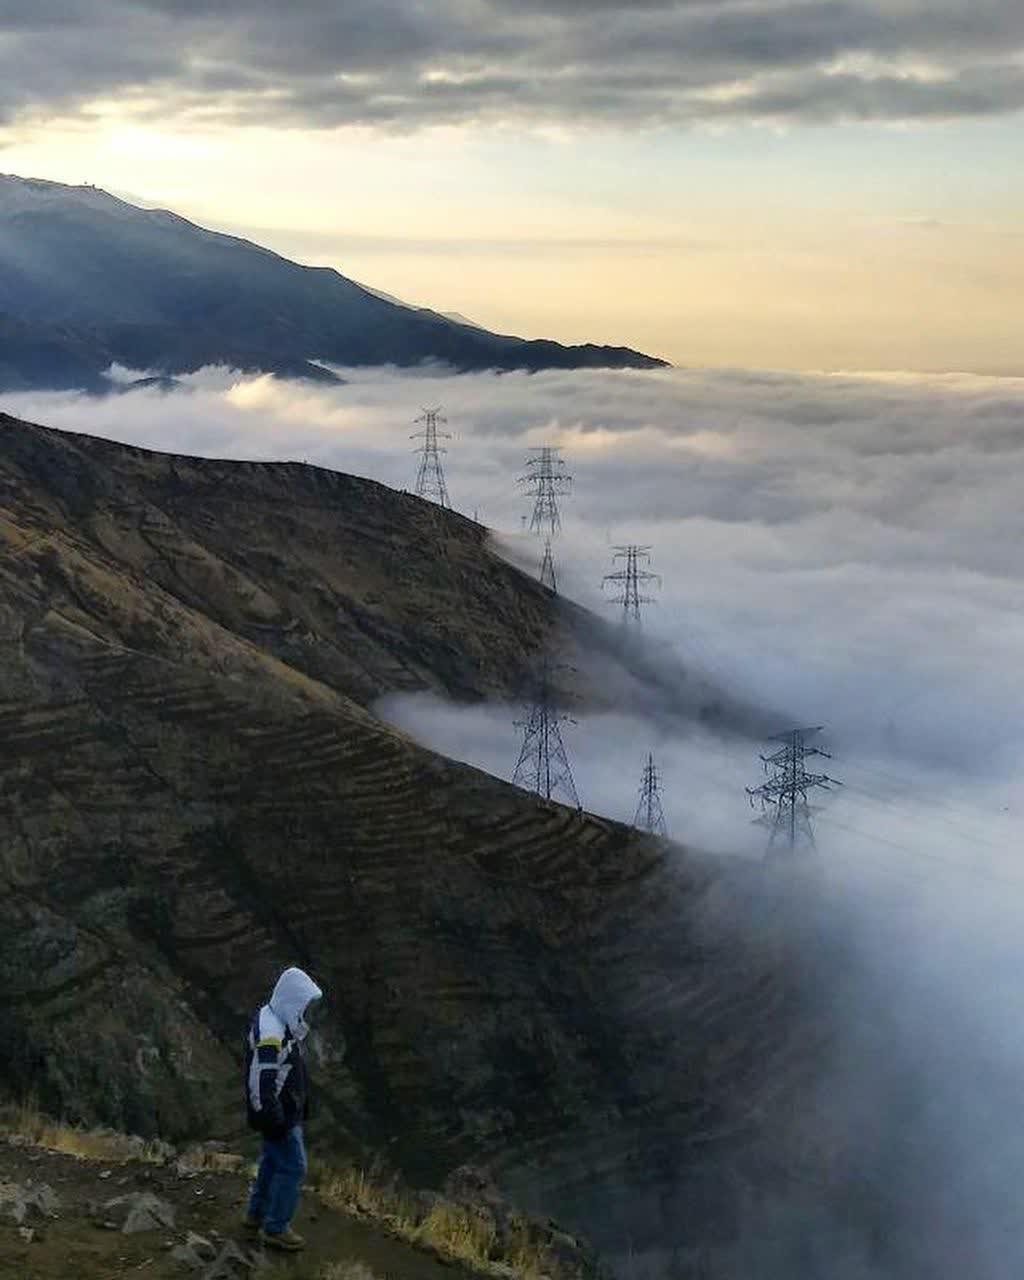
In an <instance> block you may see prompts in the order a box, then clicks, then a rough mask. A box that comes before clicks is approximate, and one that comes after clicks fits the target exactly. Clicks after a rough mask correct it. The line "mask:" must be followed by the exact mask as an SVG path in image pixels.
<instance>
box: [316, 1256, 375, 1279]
mask: <svg viewBox="0 0 1024 1280" xmlns="http://www.w3.org/2000/svg"><path fill="white" fill-rule="evenodd" d="M317 1280H377V1277H376V1276H375V1275H374V1273H373V1272H372V1271H371V1270H370V1268H369V1267H368V1266H367V1265H366V1264H365V1263H364V1262H356V1261H355V1259H354V1258H346V1259H344V1260H343V1261H342V1262H328V1263H327V1264H326V1265H325V1266H322V1267H321V1268H320V1270H319V1271H318V1272H317Z"/></svg>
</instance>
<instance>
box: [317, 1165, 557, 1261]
mask: <svg viewBox="0 0 1024 1280" xmlns="http://www.w3.org/2000/svg"><path fill="white" fill-rule="evenodd" d="M311 1183H312V1187H313V1190H314V1191H315V1193H316V1194H317V1195H318V1196H319V1197H320V1199H321V1200H323V1201H324V1203H325V1204H327V1205H330V1206H332V1207H334V1208H339V1209H344V1210H345V1211H347V1212H349V1213H356V1214H359V1215H361V1216H364V1217H367V1218H369V1219H371V1220H372V1221H374V1222H375V1223H376V1224H378V1225H380V1226H381V1227H383V1228H385V1229H386V1230H388V1231H390V1232H391V1233H392V1234H393V1235H395V1236H398V1237H399V1238H400V1239H402V1240H405V1241H407V1242H408V1243H409V1244H413V1245H415V1246H417V1247H418V1248H421V1249H427V1250H429V1251H430V1252H432V1253H435V1254H437V1255H439V1256H440V1257H442V1258H443V1259H445V1260H446V1261H448V1262H460V1263H462V1264H463V1266H465V1267H467V1268H468V1269H470V1270H472V1271H476V1272H479V1273H481V1274H483V1275H488V1276H500V1277H502V1278H503V1280H510V1278H514V1280H541V1277H545V1278H547V1280H553V1278H555V1277H558V1276H559V1274H560V1271H561V1268H560V1267H559V1265H558V1262H557V1260H556V1259H554V1258H553V1257H552V1256H551V1255H550V1253H549V1252H548V1251H547V1250H546V1249H545V1248H544V1246H543V1244H541V1243H539V1242H538V1241H537V1240H536V1239H535V1238H534V1236H533V1234H532V1233H531V1231H530V1229H529V1224H528V1223H527V1222H526V1220H525V1219H513V1220H512V1221H511V1223H510V1224H506V1227H505V1230H504V1232H502V1233H501V1234H500V1235H499V1231H498V1229H497V1225H496V1223H495V1220H494V1217H493V1215H492V1214H491V1212H490V1211H489V1210H488V1209H487V1208H486V1207H485V1206H483V1205H481V1207H480V1208H479V1209H475V1208H473V1207H471V1206H467V1205H462V1204H456V1203H455V1202H453V1201H450V1200H444V1199H442V1198H441V1197H432V1198H431V1199H430V1202H429V1205H427V1206H425V1205H424V1203H423V1201H422V1199H420V1198H418V1197H417V1196H416V1195H415V1194H414V1193H412V1192H410V1191H408V1190H406V1189H403V1188H402V1187H401V1186H400V1185H399V1183H398V1182H397V1180H396V1179H395V1178H394V1177H389V1176H387V1175H385V1174H384V1173H383V1172H382V1171H381V1170H378V1169H373V1168H371V1169H369V1170H366V1169H361V1168H358V1167H357V1166H355V1165H350V1166H348V1167H346V1168H342V1169H335V1168H330V1167H328V1166H323V1165H316V1166H314V1169H313V1171H312V1174H311ZM361 1280H365V1278H361Z"/></svg>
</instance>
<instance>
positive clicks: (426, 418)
mask: <svg viewBox="0 0 1024 1280" xmlns="http://www.w3.org/2000/svg"><path fill="white" fill-rule="evenodd" d="M416 421H417V422H422V423H423V430H422V431H417V432H416V433H415V435H412V436H410V437H409V439H410V440H422V441H423V444H422V445H421V446H420V447H419V448H418V449H417V450H416V451H415V452H416V453H418V454H419V455H420V469H419V473H418V474H417V476H416V494H417V497H420V498H427V499H429V500H430V501H432V502H436V503H437V505H438V506H439V507H449V508H450V507H451V505H452V504H451V502H450V501H449V500H448V486H447V485H446V484H445V482H444V469H443V468H442V466H441V455H442V454H443V453H447V452H448V450H447V449H443V448H441V447H440V446H439V445H438V443H437V442H438V440H450V439H451V438H452V437H451V433H450V432H448V431H438V429H437V424H438V423H439V422H447V421H448V419H447V418H443V417H442V416H441V410H440V409H424V410H423V412H422V413H421V414H420V416H419V417H418V418H417V419H416Z"/></svg>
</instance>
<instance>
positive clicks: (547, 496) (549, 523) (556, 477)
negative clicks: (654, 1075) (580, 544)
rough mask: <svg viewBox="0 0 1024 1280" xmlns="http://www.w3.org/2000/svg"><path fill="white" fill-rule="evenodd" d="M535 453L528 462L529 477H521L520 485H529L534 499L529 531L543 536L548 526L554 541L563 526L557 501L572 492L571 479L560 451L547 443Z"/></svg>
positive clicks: (527, 473)
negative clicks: (565, 469)
mask: <svg viewBox="0 0 1024 1280" xmlns="http://www.w3.org/2000/svg"><path fill="white" fill-rule="evenodd" d="M532 452H533V453H534V454H535V455H536V456H535V457H533V458H530V459H529V461H528V462H527V464H526V474H525V475H522V476H520V477H519V483H520V484H524V485H526V492H527V493H528V494H530V495H532V497H533V499H534V503H533V515H532V516H531V517H530V532H531V533H543V532H544V529H545V527H546V528H547V532H548V537H549V538H553V537H554V536H555V534H556V533H558V531H559V529H561V527H562V520H561V517H560V516H559V514H558V499H559V498H560V497H563V496H564V495H565V494H568V493H569V492H570V491H571V489H572V476H571V475H569V474H568V473H567V472H566V471H564V470H563V468H564V467H565V463H564V462H563V461H562V459H561V458H560V457H559V456H558V455H559V453H561V450H560V449H558V448H556V447H554V446H552V445H548V444H545V445H542V446H541V447H540V448H538V449H534V450H533V451H532Z"/></svg>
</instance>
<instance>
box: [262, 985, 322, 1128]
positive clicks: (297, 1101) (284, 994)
mask: <svg viewBox="0 0 1024 1280" xmlns="http://www.w3.org/2000/svg"><path fill="white" fill-rule="evenodd" d="M322 996H323V992H322V991H321V990H320V988H319V987H318V986H317V985H316V983H315V982H314V981H313V979H312V978H311V977H310V976H309V974H308V973H304V972H303V971H302V970H301V969H294V968H293V969H285V971H284V973H282V974H281V976H280V977H279V978H278V980H277V983H276V985H275V987H274V990H273V994H272V995H271V997H270V1000H269V1002H268V1003H267V1004H265V1005H264V1006H263V1007H262V1008H261V1009H260V1011H259V1012H258V1013H257V1014H256V1016H255V1017H254V1018H253V1020H252V1023H251V1025H250V1027H249V1038H248V1052H247V1054H246V1071H245V1075H246V1102H247V1106H248V1112H249V1124H250V1125H251V1126H252V1128H254V1129H258V1130H259V1132H260V1133H262V1134H263V1136H264V1137H265V1138H269V1139H270V1140H271V1141H278V1140H280V1139H281V1138H283V1137H284V1136H285V1134H286V1133H287V1132H288V1130H289V1129H291V1128H293V1127H294V1126H295V1125H297V1124H302V1123H303V1121H304V1120H305V1119H306V1118H307V1116H308V1113H309V1077H308V1075H307V1073H306V1063H305V1059H304V1057H303V1054H302V1041H303V1040H304V1039H305V1038H306V1033H307V1032H308V1030H309V1027H308V1026H307V1025H306V1022H305V1018H304V1015H305V1013H306V1010H307V1009H308V1008H309V1006H310V1004H311V1003H312V1002H313V1001H314V1000H319V999H320V998H321V997H322Z"/></svg>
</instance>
